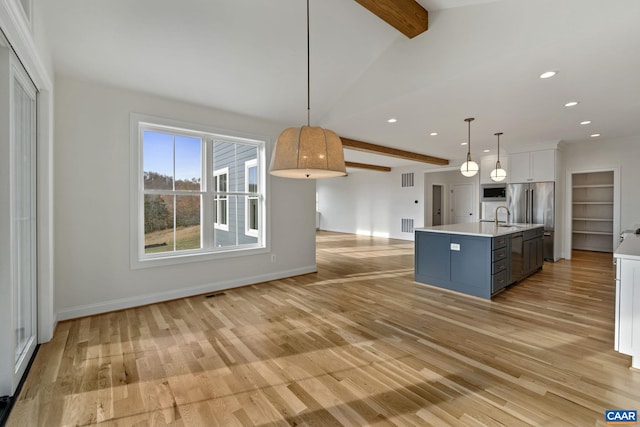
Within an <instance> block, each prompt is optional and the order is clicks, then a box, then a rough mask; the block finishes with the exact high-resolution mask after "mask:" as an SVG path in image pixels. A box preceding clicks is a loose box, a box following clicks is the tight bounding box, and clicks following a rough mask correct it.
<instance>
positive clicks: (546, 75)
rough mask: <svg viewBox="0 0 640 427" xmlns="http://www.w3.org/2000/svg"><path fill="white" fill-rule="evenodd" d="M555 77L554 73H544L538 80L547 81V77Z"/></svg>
mask: <svg viewBox="0 0 640 427" xmlns="http://www.w3.org/2000/svg"><path fill="white" fill-rule="evenodd" d="M555 75H556V72H555V71H546V72H544V73H542V74H540V78H541V79H548V78H549V77H553V76H555Z"/></svg>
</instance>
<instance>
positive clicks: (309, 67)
mask: <svg viewBox="0 0 640 427" xmlns="http://www.w3.org/2000/svg"><path fill="white" fill-rule="evenodd" d="M309 39H310V37H309V0H307V126H311V124H310V123H311V60H310V59H309V58H310V56H311V53H310V52H311V48H310V42H309Z"/></svg>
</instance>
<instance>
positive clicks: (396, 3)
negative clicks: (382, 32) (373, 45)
mask: <svg viewBox="0 0 640 427" xmlns="http://www.w3.org/2000/svg"><path fill="white" fill-rule="evenodd" d="M356 1H357V2H358V3H360V4H361V5H362V6H364V7H365V8H366V9H368V10H369V11H370V12H371V13H373V14H374V15H376V16H378V17H379V18H380V19H382V20H383V21H385V22H386V23H387V24H389V25H391V26H392V27H393V28H395V29H396V30H398V31H400V32H401V33H402V34H404V35H405V36H407V37H409V38H410V39H412V38H414V37H415V36H417V35H418V34H422V33H424V32H425V31H427V29H428V28H429V12H427V11H426V10H425V9H424V8H423V7H422V6H420V5H419V4H418V3H416V2H415V0H356Z"/></svg>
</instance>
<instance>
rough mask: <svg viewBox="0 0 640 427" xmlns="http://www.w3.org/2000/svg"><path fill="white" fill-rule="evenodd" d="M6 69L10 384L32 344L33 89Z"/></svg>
mask: <svg viewBox="0 0 640 427" xmlns="http://www.w3.org/2000/svg"><path fill="white" fill-rule="evenodd" d="M12 71H13V73H12V83H13V84H12V86H13V88H12V92H13V93H12V95H13V96H12V100H11V113H12V120H11V121H12V123H11V124H12V137H11V151H12V152H13V155H12V159H11V160H12V165H11V166H12V167H11V171H12V173H11V175H12V183H11V195H12V197H11V199H12V208H11V214H12V215H11V217H12V219H11V222H12V224H11V226H12V227H11V228H12V233H11V235H12V248H13V259H12V270H13V280H12V282H13V283H12V287H13V295H14V298H13V313H14V328H15V341H14V342H15V359H14V387H15V386H17V384H18V382H19V381H20V378H21V377H22V375H23V374H24V371H25V370H26V366H27V364H28V363H29V359H30V358H31V355H32V354H33V351H34V349H35V346H36V343H37V339H36V336H37V322H36V286H37V280H36V279H37V278H36V264H37V259H36V90H35V88H34V87H33V84H32V83H31V81H30V80H29V79H28V77H27V76H26V73H25V72H24V71H23V70H22V69H21V67H20V68H19V64H18V63H17V62H14V66H13V67H12Z"/></svg>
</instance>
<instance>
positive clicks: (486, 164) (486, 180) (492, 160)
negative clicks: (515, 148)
mask: <svg viewBox="0 0 640 427" xmlns="http://www.w3.org/2000/svg"><path fill="white" fill-rule="evenodd" d="M497 160H498V156H496V155H490V156H485V157H482V158H481V159H480V184H495V183H496V182H495V181H491V177H490V175H491V171H492V170H494V169H495V168H496V161H497ZM500 166H502V169H504V170H505V171H507V179H506V180H504V181H503V182H507V181H509V167H508V166H509V160H508V159H507V156H504V155H502V154H500Z"/></svg>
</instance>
